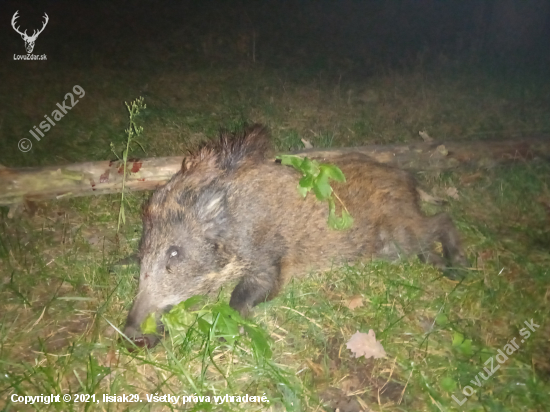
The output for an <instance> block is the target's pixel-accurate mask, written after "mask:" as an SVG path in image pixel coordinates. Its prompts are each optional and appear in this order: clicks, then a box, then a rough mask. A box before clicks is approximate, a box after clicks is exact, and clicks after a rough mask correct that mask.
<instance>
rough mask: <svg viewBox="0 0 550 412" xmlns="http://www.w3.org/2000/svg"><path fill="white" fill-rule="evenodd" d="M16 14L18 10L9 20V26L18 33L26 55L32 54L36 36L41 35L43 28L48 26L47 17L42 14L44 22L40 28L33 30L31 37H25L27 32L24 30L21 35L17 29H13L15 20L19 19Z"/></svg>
mask: <svg viewBox="0 0 550 412" xmlns="http://www.w3.org/2000/svg"><path fill="white" fill-rule="evenodd" d="M17 13H19V10H17V11H16V12H15V14H14V15H13V17H12V19H11V26H12V27H13V29H14V30H15V31H16V32H17V33H19V34H20V35H21V38H22V39H23V41H24V42H25V49H27V53H28V54H31V53H32V50H33V49H34V42H35V41H36V38H37V37H38V35H39V34H40V33H42V32H43V31H44V28H45V27H46V24H48V20H50V18H49V17H48V15H47V14H46V13H44V18H45V21H44V23H43V25H42V28H41V29H40V30H38V31H37V30H34V32H33V34H32V36H28V35H27V30H25V31H24V32H23V33H21V32H20V31H19V27H15V21H16V20H17V18H18V17H19V16H18V15H17Z"/></svg>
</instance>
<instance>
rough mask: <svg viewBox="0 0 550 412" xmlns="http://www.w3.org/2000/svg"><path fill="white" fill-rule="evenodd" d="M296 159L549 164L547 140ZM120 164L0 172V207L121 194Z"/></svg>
mask: <svg viewBox="0 0 550 412" xmlns="http://www.w3.org/2000/svg"><path fill="white" fill-rule="evenodd" d="M294 153H296V154H300V155H304V156H308V157H310V158H315V159H322V160H326V161H327V162H330V159H331V158H334V157H336V156H339V155H341V154H346V153H362V154H365V155H367V156H369V157H371V158H373V159H374V160H376V161H378V162H381V163H386V164H390V165H393V166H396V167H400V168H403V169H408V170H413V171H418V170H448V169H453V168H456V167H458V166H461V165H473V166H477V167H491V166H492V165H495V164H497V163H502V162H508V161H514V160H519V161H526V160H531V159H533V158H545V159H550V138H549V137H548V136H543V137H534V138H528V139H521V140H503V141H476V142H443V143H441V142H439V143H437V142H419V143H412V144H406V145H385V146H377V145H372V146H360V147H349V148H339V149H308V150H302V151H299V152H294ZM182 160H183V156H174V157H160V158H149V159H141V160H140V159H132V160H129V161H128V164H127V178H126V189H127V190H129V191H138V190H152V189H155V188H156V187H158V186H160V185H162V184H164V183H166V182H167V181H168V180H169V179H170V177H172V175H173V174H174V173H176V172H177V171H178V170H179V169H180V167H181V163H182ZM123 170H124V169H123V165H122V162H121V161H101V162H86V163H75V164H71V165H66V166H50V167H40V168H21V169H9V168H3V169H0V205H11V204H18V203H21V202H23V201H25V200H31V201H36V200H44V199H52V198H62V197H76V196H88V195H98V194H106V193H118V192H120V191H121V190H122V175H123Z"/></svg>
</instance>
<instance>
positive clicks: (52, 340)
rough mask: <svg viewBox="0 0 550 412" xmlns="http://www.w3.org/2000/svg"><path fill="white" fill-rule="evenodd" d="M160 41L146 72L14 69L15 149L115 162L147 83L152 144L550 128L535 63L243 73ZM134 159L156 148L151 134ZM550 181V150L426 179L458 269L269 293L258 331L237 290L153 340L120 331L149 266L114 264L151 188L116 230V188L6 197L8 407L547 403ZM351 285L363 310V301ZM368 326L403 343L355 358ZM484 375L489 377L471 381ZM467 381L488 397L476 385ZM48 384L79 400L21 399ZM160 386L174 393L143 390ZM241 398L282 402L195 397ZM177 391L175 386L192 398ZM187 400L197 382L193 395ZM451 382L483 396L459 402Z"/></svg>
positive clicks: (2, 119)
mask: <svg viewBox="0 0 550 412" xmlns="http://www.w3.org/2000/svg"><path fill="white" fill-rule="evenodd" d="M260 39H261V37H260ZM195 40H196V39H195ZM17 41H20V40H19V39H17ZM168 41H171V40H167V42H168ZM214 43H215V42H214ZM17 44H18V45H19V43H17ZM197 44H198V43H197ZM19 46H20V45H19ZM164 46H166V47H164V48H162V50H163V53H168V54H167V58H166V65H165V66H162V67H161V66H158V65H152V64H151V66H150V67H149V66H147V64H148V63H147V60H145V61H144V62H142V64H143V65H145V66H144V68H143V69H142V70H135V71H130V69H128V71H125V69H119V68H116V67H114V68H113V66H111V65H109V64H107V63H108V62H110V60H108V59H107V57H105V56H104V55H102V54H101V53H100V52H97V51H94V53H96V52H97V53H99V54H98V55H97V56H96V58H94V59H92V58H91V57H89V56H88V58H89V59H90V60H89V61H88V60H85V61H87V62H88V63H89V64H90V66H89V67H78V66H75V67H69V68H66V67H62V66H61V65H56V63H55V62H50V61H48V63H47V65H43V66H38V65H37V63H38V62H28V63H29V64H25V65H24V66H23V65H22V66H21V67H20V68H19V69H18V71H17V73H16V72H15V71H13V69H12V68H7V67H2V68H0V73H2V75H3V78H5V79H7V80H6V81H5V84H4V88H5V89H6V92H5V93H3V95H2V96H0V103H2V107H3V110H2V112H1V114H0V130H1V131H2V133H1V134H0V144H1V145H2V153H0V163H1V164H2V165H3V166H9V167H23V166H39V165H47V164H49V165H53V164H61V163H66V162H80V161H88V160H100V159H107V158H111V157H112V154H111V152H110V143H114V144H115V147H117V148H122V147H124V145H125V142H126V138H125V135H124V128H126V127H127V117H126V111H125V108H124V103H123V102H124V101H131V100H133V99H134V98H136V97H138V96H144V98H145V103H146V104H147V109H145V110H144V111H143V112H142V113H141V116H140V117H139V119H138V122H139V124H141V125H143V126H144V133H143V135H142V136H140V139H139V140H140V143H142V144H143V147H144V149H145V151H146V156H166V155H171V154H174V153H184V152H185V151H186V150H191V149H193V148H196V147H197V146H198V145H199V144H200V143H201V142H203V141H205V140H207V139H211V138H214V137H215V136H216V135H217V132H218V130H219V128H220V127H224V128H228V129H233V130H236V129H239V128H241V127H242V125H243V124H245V123H246V122H260V123H265V124H267V125H268V126H269V128H270V130H271V131H272V136H273V141H274V143H275V145H276V146H277V148H278V149H279V150H282V151H286V150H290V149H295V148H301V147H303V143H302V140H301V139H305V140H307V141H309V142H310V143H312V144H313V145H314V146H315V147H341V146H351V145H361V144H372V143H380V144H383V143H390V142H393V143H396V142H411V141H416V140H418V139H420V138H419V136H418V131H420V130H425V131H427V133H428V134H429V135H430V136H432V137H433V138H434V139H438V140H446V139H447V140H458V139H464V140H478V139H488V138H511V137H517V138H521V137H522V136H529V135H535V134H544V133H549V132H550V117H549V116H548V111H549V109H550V100H549V98H548V96H550V83H548V81H547V79H545V78H540V77H537V76H534V75H532V73H530V72H521V71H519V70H518V71H514V70H504V69H503V70H500V71H499V70H497V71H495V70H486V69H484V68H480V67H478V66H467V65H463V64H460V62H458V61H456V62H455V61H452V60H449V61H444V62H439V63H434V64H433V66H430V67H428V65H427V64H420V63H418V64H409V65H407V66H406V67H401V68H396V66H389V65H388V66H382V67H381V68H378V69H376V70H374V69H373V70H372V72H371V75H369V76H368V77H367V76H363V75H358V74H357V72H356V71H353V70H351V69H350V70H347V69H346V68H345V67H344V68H333V69H331V68H327V65H326V64H325V63H323V62H322V61H320V60H319V61H315V62H313V63H312V64H311V65H309V66H300V65H297V66H294V65H293V64H291V63H289V64H288V65H287V66H285V67H283V68H277V67H275V66H273V67H270V66H268V65H267V64H264V63H261V62H259V63H257V64H256V65H252V64H251V62H250V61H249V60H250V59H249V58H247V57H245V56H239V57H237V58H235V57H234V56H233V57H232V58H234V59H235V60H232V61H233V62H235V61H236V64H232V65H231V68H228V67H222V66H221V65H216V64H205V63H204V61H200V62H198V63H197V62H194V61H192V62H188V61H187V60H185V57H186V56H187V55H188V53H189V47H195V48H196V47H198V48H199V49H200V47H199V46H197V45H194V46H193V45H192V46H188V45H187V44H182V45H178V47H180V49H178V48H177V47H172V46H173V45H172V44H171V43H170V44H168V43H167V44H164ZM168 46H170V47H168ZM37 47H38V46H37ZM202 47H203V48H204V47H206V46H204V45H203V46H202ZM224 47H225V46H224ZM258 47H260V46H258ZM149 52H151V53H152V52H153V50H152V49H151V50H149ZM261 52H262V50H259V53H260V54H261ZM81 53H83V52H81ZM124 53H128V54H131V53H130V52H129V51H125V52H122V54H121V57H120V59H121V61H122V60H124V56H126V55H125V54H124ZM169 53H172V54H169ZM205 53H206V52H205ZM126 57H127V56H126ZM153 57H155V55H152V57H151V58H153ZM157 57H158V56H157ZM140 58H141V59H144V57H143V56H142V57H140ZM52 60H53V59H52ZM182 61H185V70H182V68H181V67H180V64H181V62H182ZM195 63H196V64H195ZM344 63H345V64H344V66H345V65H346V64H347V63H346V62H344ZM112 64H113V65H115V63H112ZM10 67H11V66H10ZM124 67H125V66H124ZM38 72H39V74H40V76H39V75H38ZM29 79H31V80H34V81H35V82H34V83H33V82H32V81H29ZM39 79H42V80H40V84H39V85H37V83H36V81H38V80H39ZM75 84H78V85H80V86H81V87H82V88H83V89H84V90H85V91H86V95H85V96H84V97H83V98H81V99H80V101H79V103H78V104H77V105H76V106H75V107H74V108H73V109H72V110H71V111H70V112H69V113H68V114H67V115H66V116H65V117H64V118H63V119H62V120H61V121H60V122H59V124H57V125H56V126H55V127H53V128H52V130H51V131H49V132H48V133H47V134H46V135H45V137H44V138H43V139H42V140H41V141H40V142H37V141H34V140H33V149H32V151H31V152H29V153H21V152H20V151H19V150H18V149H17V141H18V139H19V138H21V137H23V136H27V135H28V130H29V129H30V128H31V127H32V126H33V125H36V124H38V123H39V121H41V119H42V118H43V116H44V114H49V113H51V111H52V110H54V108H55V104H56V103H57V102H60V101H61V100H62V99H63V96H64V95H65V93H67V92H68V91H70V90H71V89H72V87H73V86H74V85H75ZM130 155H131V156H143V153H142V152H141V149H139V148H136V150H135V152H134V153H130ZM549 176H550V166H549V165H548V163H547V162H544V161H543V160H535V161H532V162H530V163H516V164H513V165H507V166H497V167H492V168H489V169H479V170H471V169H464V170H456V171H453V172H445V173H423V174H419V176H418V177H419V180H420V183H421V185H422V187H423V188H424V189H425V190H426V191H428V192H430V193H432V194H434V195H436V196H438V197H442V198H444V199H446V200H447V203H446V204H445V205H444V206H434V205H424V207H425V209H426V211H427V213H435V212H438V211H441V210H446V211H447V212H449V213H450V214H451V216H452V217H453V219H454V221H455V222H456V224H457V226H458V228H459V231H460V232H461V234H462V236H463V238H464V244H465V246H466V250H467V254H468V256H469V258H470V260H471V262H472V268H470V269H469V270H468V271H467V276H466V278H465V279H464V280H463V281H461V282H455V281H450V280H448V279H446V278H444V277H442V276H441V274H440V273H439V272H438V271H436V270H435V269H434V268H432V267H430V266H426V265H424V264H422V263H420V262H418V261H415V260H412V261H403V262H398V263H387V262H381V261H374V262H363V263H357V264H355V265H354V266H337V265H335V266H334V268H333V269H332V270H331V271H329V272H327V273H312V274H310V276H308V277H307V278H305V279H303V280H300V281H298V280H295V281H293V282H291V283H290V284H289V285H288V286H287V287H286V288H285V289H284V290H283V292H282V293H281V294H280V296H278V297H277V298H276V299H275V300H273V301H271V302H267V303H264V304H261V305H259V306H258V307H257V308H256V310H255V313H254V317H253V318H252V319H251V320H250V321H249V322H248V323H246V322H244V321H242V322H244V323H246V325H247V326H246V328H247V333H246V334H241V333H240V332H239V330H238V326H237V325H236V324H234V323H232V321H231V319H234V318H231V317H228V316H227V314H228V313H227V306H226V305H224V302H225V303H226V302H228V300H229V293H230V289H229V288H227V289H225V290H223V291H222V292H221V294H220V296H219V300H217V299H210V300H207V301H202V302H200V303H195V304H194V305H192V306H190V307H187V308H185V310H182V309H181V308H180V312H179V315H178V316H177V317H176V318H175V319H173V320H172V322H173V325H171V326H170V327H171V328H172V331H173V333H172V334H170V336H169V337H167V338H166V339H164V340H163V341H162V344H161V345H159V346H158V347H156V348H154V349H152V350H145V351H136V352H131V351H129V350H128V348H127V347H126V345H124V342H122V341H121V339H120V337H119V334H118V332H117V330H118V329H120V328H121V327H122V325H123V324H124V321H125V317H126V315H127V313H128V310H129V308H130V305H131V302H132V299H133V298H134V296H135V291H136V287H137V274H138V273H139V268H138V267H137V266H136V265H129V266H127V267H117V268H116V270H115V269H113V264H114V263H115V262H117V261H118V260H120V259H122V258H124V257H126V256H128V255H130V254H131V253H133V252H134V251H135V250H136V249H137V245H138V243H139V239H140V236H141V221H140V210H141V204H142V203H143V201H144V200H145V199H146V198H147V197H148V195H149V194H148V193H133V194H129V195H127V196H126V197H125V201H127V203H126V206H125V216H126V223H125V225H123V226H122V227H121V231H120V233H119V234H118V235H117V218H118V214H119V205H120V197H119V196H114V195H112V196H111V195H110V196H103V197H90V198H79V199H61V200H57V201H48V202H42V203H37V204H28V205H27V207H26V209H25V210H23V211H19V213H15V216H13V217H8V209H7V208H4V207H2V208H0V280H1V281H0V372H1V373H0V408H1V410H4V411H11V410H33V409H34V410H59V411H67V410H71V411H72V410H75V411H76V410H108V411H115V410H146V411H148V410H151V411H156V410H187V411H193V410H195V411H199V410H216V411H217V410H223V411H233V410H243V409H244V410H251V411H254V410H258V411H259V410H272V411H279V410H289V411H292V410H295V411H322V410H325V411H332V410H336V409H339V410H340V411H348V412H355V411H359V410H376V411H453V410H457V411H458V410H460V411H462V410H464V411H482V410H483V411H542V410H546V409H547V405H548V404H549V403H550V395H549V394H550V382H549V378H550V362H549V361H548V359H550V351H549V349H548V340H549V339H550V322H549V316H550V315H549V314H550V310H549V309H550V308H549V296H550V287H549V284H550V283H549V280H550V274H549V269H548V268H549V267H550V252H549V251H550V229H549V227H550V226H549V224H548V223H549V219H550V214H549V213H550V212H549V210H550V206H549V205H550V192H549V184H550V178H549ZM449 189H457V191H458V196H450V195H449V193H453V192H452V191H449ZM10 216H11V215H10ZM350 301H354V302H355V303H358V302H359V303H361V305H360V306H359V307H356V308H354V309H350V308H349V306H350V304H349V303H350ZM531 319H533V322H534V323H535V324H537V325H540V327H539V328H537V329H536V330H535V331H532V333H531V335H530V336H529V338H528V339H524V338H523V336H522V335H520V332H521V330H522V328H525V327H526V326H525V324H524V322H525V321H530V320H531ZM369 329H373V330H374V331H375V333H376V338H377V339H378V340H379V341H381V343H382V345H383V347H384V349H385V351H386V353H387V355H388V356H387V357H386V358H384V359H376V360H374V359H372V358H371V359H365V358H354V357H353V355H352V353H351V352H350V350H349V349H348V348H347V347H346V343H347V341H348V340H349V339H350V337H351V336H352V335H353V334H354V333H355V332H357V331H360V332H368V330H369ZM182 330H184V331H186V332H187V333H186V334H182V333H181V331H182ZM174 331H175V332H174ZM178 331H179V333H176V332H178ZM221 338H223V339H221ZM513 338H516V342H518V346H519V348H518V349H517V350H516V351H514V352H513V353H512V354H510V355H509V356H508V359H507V360H506V362H504V363H503V364H502V365H501V366H500V369H499V370H498V371H497V372H495V374H494V375H493V376H491V377H488V378H487V380H485V379H484V378H483V377H480V375H479V374H480V372H481V373H483V374H486V372H485V371H484V369H483V368H484V367H487V365H486V364H485V362H487V361H488V359H490V358H492V357H495V356H496V355H497V354H498V353H499V352H498V350H504V348H505V347H506V345H507V344H508V343H509V342H510V340H511V339H513ZM521 339H524V342H521ZM495 359H496V358H495ZM476 377H478V378H477V379H478V380H479V379H480V380H479V382H480V383H482V385H481V387H478V386H477V385H476V384H474V383H472V381H476ZM466 386H470V387H472V389H475V390H476V392H475V393H473V394H472V395H471V396H468V397H466V396H465V395H464V394H463V392H462V391H463V390H464V388H465V387H466ZM466 392H467V393H468V390H467V389H466ZM48 393H52V394H60V395H63V394H71V395H72V396H73V398H72V401H71V402H68V403H63V402H58V403H52V404H50V405H47V406H46V405H44V404H43V403H39V404H34V405H24V404H21V403H15V402H12V401H11V400H10V397H11V395H12V394H18V395H21V396H25V395H27V396H36V395H40V394H48ZM77 394H88V395H90V396H91V395H94V394H95V396H96V398H95V399H97V400H103V394H106V395H110V396H115V395H117V396H120V395H122V394H126V395H129V394H138V395H139V397H140V399H141V400H142V402H138V403H131V402H127V403H123V402H112V403H103V402H100V403H93V402H88V403H83V402H79V403H75V402H74V396H75V395H77ZM154 394H158V396H159V397H158V398H156V399H151V400H150V401H148V398H147V396H148V395H149V396H151V395H154ZM245 394H248V395H249V396H259V397H260V398H261V397H262V396H264V394H265V396H266V397H267V398H268V399H269V403H267V402H263V403H262V402H257V401H255V402H246V403H241V404H240V405H239V404H238V403H237V401H236V400H235V402H224V403H220V402H218V404H216V402H206V401H204V399H203V401H202V402H201V401H200V398H199V400H198V401H197V402H195V401H194V400H193V396H197V397H200V396H202V397H203V398H204V397H206V396H208V397H211V398H212V399H213V398H214V396H220V397H223V396H225V395H228V396H230V395H235V396H238V395H241V396H242V395H245ZM161 395H172V396H180V398H179V400H178V402H179V403H178V404H177V405H174V404H171V403H170V402H169V401H168V400H167V399H163V398H160V396H161ZM181 396H186V397H190V398H187V399H186V403H185V405H183V403H182V398H181ZM453 396H455V397H456V398H457V399H458V400H462V399H464V398H466V401H465V402H464V404H463V405H462V406H459V405H458V404H457V403H456V402H455V400H453ZM89 399H92V398H89ZM218 399H219V398H218ZM241 401H242V399H241ZM367 408H368V409H367Z"/></svg>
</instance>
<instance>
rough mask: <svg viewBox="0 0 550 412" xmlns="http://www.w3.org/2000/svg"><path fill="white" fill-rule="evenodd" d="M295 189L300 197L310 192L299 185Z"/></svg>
mask: <svg viewBox="0 0 550 412" xmlns="http://www.w3.org/2000/svg"><path fill="white" fill-rule="evenodd" d="M296 189H298V193H300V195H302V197H306V196H307V193H308V192H309V191H310V189H306V188H305V187H302V186H300V185H299V184H298V186H296Z"/></svg>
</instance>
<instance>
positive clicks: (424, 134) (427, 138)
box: [418, 130, 434, 143]
mask: <svg viewBox="0 0 550 412" xmlns="http://www.w3.org/2000/svg"><path fill="white" fill-rule="evenodd" d="M418 134H419V135H420V137H421V138H422V140H424V141H425V142H428V143H429V142H433V140H434V139H432V138H431V137H430V135H429V134H428V133H427V132H426V131H425V130H421V131H419V132H418Z"/></svg>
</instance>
